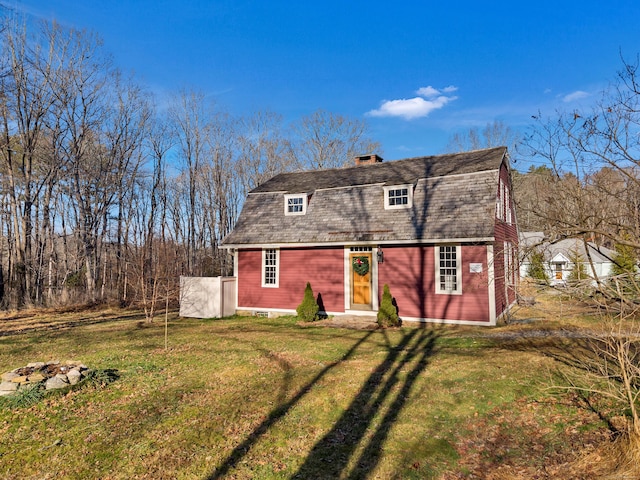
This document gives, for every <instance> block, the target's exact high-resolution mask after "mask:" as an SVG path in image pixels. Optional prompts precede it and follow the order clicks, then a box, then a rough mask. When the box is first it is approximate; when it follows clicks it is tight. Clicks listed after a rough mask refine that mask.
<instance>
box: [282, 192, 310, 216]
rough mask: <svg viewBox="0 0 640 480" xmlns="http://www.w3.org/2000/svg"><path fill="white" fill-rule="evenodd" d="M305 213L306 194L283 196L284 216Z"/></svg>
mask: <svg viewBox="0 0 640 480" xmlns="http://www.w3.org/2000/svg"><path fill="white" fill-rule="evenodd" d="M306 213H307V194H306V193H298V194H291V195H285V196H284V214H285V215H305V214H306Z"/></svg>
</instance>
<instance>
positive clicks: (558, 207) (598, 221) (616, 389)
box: [523, 62, 640, 474]
mask: <svg viewBox="0 0 640 480" xmlns="http://www.w3.org/2000/svg"><path fill="white" fill-rule="evenodd" d="M536 120H537V125H536V126H535V127H534V129H533V131H532V133H531V134H530V135H529V136H528V137H527V138H526V139H525V147H526V149H525V150H523V152H528V153H529V154H530V155H532V156H534V157H537V158H542V159H544V160H546V161H547V162H548V164H549V165H550V168H551V170H553V172H554V175H553V176H552V178H553V179H554V182H553V184H552V185H551V188H550V195H549V197H548V199H547V200H548V204H547V205H545V206H544V208H540V209H539V210H538V211H539V214H540V216H541V217H543V218H544V221H545V224H546V225H547V226H548V228H549V231H548V232H547V235H548V237H550V238H552V239H561V238H576V239H577V240H578V241H581V242H586V241H587V240H590V241H597V242H599V243H602V244H608V245H610V246H616V245H617V246H624V247H625V248H626V249H627V252H628V253H627V255H628V256H631V257H632V259H631V261H630V265H632V268H629V269H627V271H624V272H623V273H621V274H618V275H615V276H613V277H611V278H609V279H608V281H606V282H604V281H601V280H600V279H599V278H597V276H596V275H595V269H593V270H592V271H593V272H594V274H593V275H591V277H590V278H586V279H584V280H583V281H582V282H576V284H575V285H574V286H573V288H572V289H571V290H569V292H570V293H572V294H574V295H576V296H579V297H580V298H581V299H583V300H587V301H590V302H593V303H594V304H595V305H594V306H595V307H596V310H595V312H597V313H598V314H599V315H600V319H601V328H600V329H598V330H597V331H596V332H595V333H594V334H593V335H592V336H591V337H592V338H591V339H590V342H589V348H588V349H587V350H588V352H587V354H586V355H584V356H583V358H580V359H579V363H578V366H579V367H580V368H582V372H583V373H582V374H581V375H579V376H577V377H573V378H572V379H571V382H570V386H571V388H578V389H581V390H584V391H587V392H590V393H597V394H600V395H604V396H607V397H609V398H612V399H615V400H618V401H620V402H621V403H622V405H623V406H624V407H625V408H626V410H627V411H628V412H629V429H628V438H627V440H628V445H629V446H630V447H631V448H630V449H629V452H631V458H632V461H631V462H630V464H634V465H636V466H637V465H638V462H637V459H638V457H640V415H639V410H638V408H639V406H640V405H639V404H638V400H639V398H640V356H639V353H640V336H639V335H640V329H639V327H638V325H639V324H638V318H639V314H640V311H639V307H638V306H639V305H640V282H638V277H637V275H638V272H637V266H636V265H637V261H638V251H639V249H640V236H639V235H638V232H639V228H638V198H639V195H638V192H640V136H639V135H638V132H640V85H639V83H638V64H637V63H635V64H630V63H626V62H624V68H623V70H622V71H621V72H620V74H619V76H618V79H617V81H616V82H615V83H614V85H613V86H612V87H611V88H609V89H607V90H606V91H605V92H604V93H603V95H602V98H601V100H600V101H599V102H598V103H597V104H596V105H595V106H594V107H593V108H592V109H591V110H588V111H586V110H585V111H573V112H561V113H559V114H558V115H557V116H556V117H555V118H551V119H543V118H542V117H541V116H537V118H536ZM586 251H588V250H586ZM613 260H614V261H615V260H616V259H613ZM594 289H596V290H597V293H598V294H597V295H594ZM634 468H635V467H634ZM635 472H636V474H637V473H638V471H637V470H636V471H635Z"/></svg>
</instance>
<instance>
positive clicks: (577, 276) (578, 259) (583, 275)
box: [567, 250, 589, 283]
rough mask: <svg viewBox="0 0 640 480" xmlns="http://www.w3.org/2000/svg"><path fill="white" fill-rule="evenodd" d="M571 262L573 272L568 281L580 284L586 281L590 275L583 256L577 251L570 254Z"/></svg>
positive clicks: (570, 273)
mask: <svg viewBox="0 0 640 480" xmlns="http://www.w3.org/2000/svg"><path fill="white" fill-rule="evenodd" d="M569 260H570V261H571V265H572V268H571V272H569V277H568V278H567V281H568V282H569V283H579V282H581V281H583V280H586V279H587V278H588V277H589V275H588V274H587V269H586V268H585V266H584V259H583V258H582V255H580V254H579V253H578V252H576V251H573V250H572V251H571V252H569Z"/></svg>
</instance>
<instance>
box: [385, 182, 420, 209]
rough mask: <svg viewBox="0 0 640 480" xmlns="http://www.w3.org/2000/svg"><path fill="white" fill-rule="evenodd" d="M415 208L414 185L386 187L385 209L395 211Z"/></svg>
mask: <svg viewBox="0 0 640 480" xmlns="http://www.w3.org/2000/svg"><path fill="white" fill-rule="evenodd" d="M412 206H413V185H392V186H389V187H384V208H385V210H393V209H398V208H411V207H412Z"/></svg>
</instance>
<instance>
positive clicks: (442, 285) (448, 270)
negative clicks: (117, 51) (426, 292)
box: [435, 245, 462, 294]
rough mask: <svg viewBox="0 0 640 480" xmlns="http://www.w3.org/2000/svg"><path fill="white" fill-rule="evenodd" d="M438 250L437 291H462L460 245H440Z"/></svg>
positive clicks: (459, 292) (457, 292)
mask: <svg viewBox="0 0 640 480" xmlns="http://www.w3.org/2000/svg"><path fill="white" fill-rule="evenodd" d="M435 251H436V293H445V294H461V293H462V277H461V273H462V268H461V265H462V262H461V259H460V245H440V246H437V247H436V248H435Z"/></svg>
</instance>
